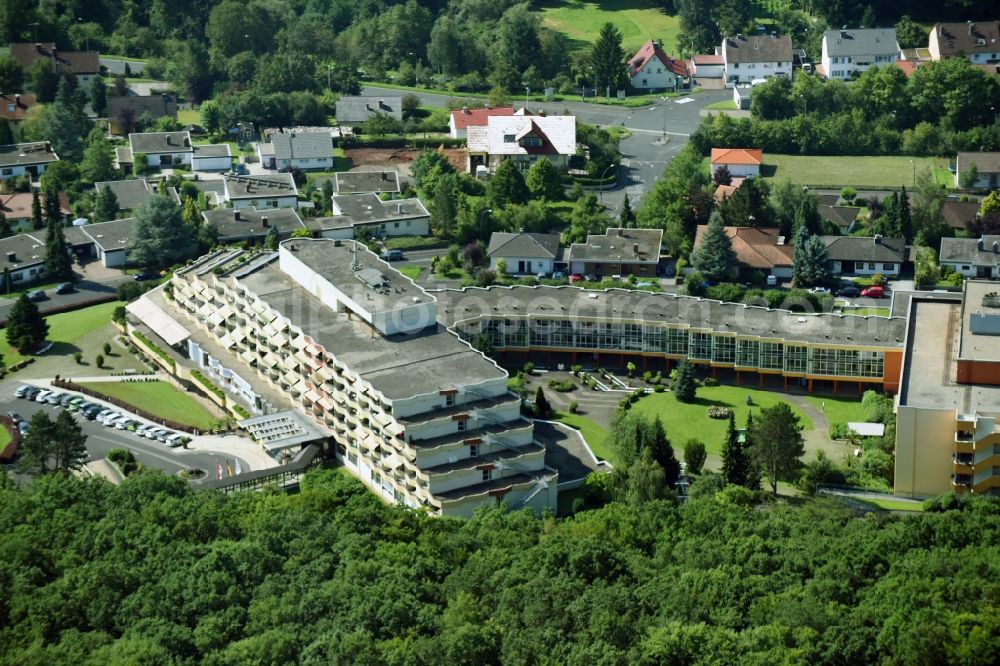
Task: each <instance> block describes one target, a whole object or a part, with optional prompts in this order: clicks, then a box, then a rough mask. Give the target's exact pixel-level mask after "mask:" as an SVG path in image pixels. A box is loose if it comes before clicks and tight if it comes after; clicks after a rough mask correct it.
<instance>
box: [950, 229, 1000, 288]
mask: <svg viewBox="0 0 1000 666" xmlns="http://www.w3.org/2000/svg"><path fill="white" fill-rule="evenodd" d="M938 262H939V263H940V265H941V267H942V268H950V269H951V270H953V271H955V272H956V273H961V274H962V275H963V276H965V277H968V278H992V279H996V278H1000V236H995V235H984V236H980V237H979V238H942V239H941V254H940V258H939V260H938Z"/></svg>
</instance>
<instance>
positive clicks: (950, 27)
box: [927, 21, 1000, 65]
mask: <svg viewBox="0 0 1000 666" xmlns="http://www.w3.org/2000/svg"><path fill="white" fill-rule="evenodd" d="M927 50H928V51H930V55H931V60H941V59H942V58H950V57H952V56H961V57H964V58H966V59H967V60H968V61H969V62H971V63H972V64H974V65H989V64H997V63H1000V21H980V22H977V23H973V22H971V21H970V22H968V23H938V24H937V25H935V26H934V27H933V28H932V29H931V32H930V37H929V39H928V40H927Z"/></svg>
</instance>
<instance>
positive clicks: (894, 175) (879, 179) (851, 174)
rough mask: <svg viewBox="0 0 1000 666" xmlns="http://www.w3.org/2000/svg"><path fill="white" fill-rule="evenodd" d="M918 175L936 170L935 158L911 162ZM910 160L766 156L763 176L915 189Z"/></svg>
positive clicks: (813, 182) (826, 184) (823, 184)
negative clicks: (913, 163) (920, 172)
mask: <svg viewBox="0 0 1000 666" xmlns="http://www.w3.org/2000/svg"><path fill="white" fill-rule="evenodd" d="M912 159H913V161H914V162H915V163H916V168H917V171H918V172H919V171H923V170H927V169H930V170H931V171H932V172H933V171H934V170H935V168H936V167H937V164H936V160H935V158H933V157H915V158H912ZM910 160H911V158H909V157H858V156H850V155H848V156H838V157H831V156H812V155H776V154H774V153H764V164H763V165H762V166H761V174H762V175H764V176H765V177H769V178H787V179H788V180H790V181H792V182H793V183H801V184H803V185H809V186H812V187H832V188H840V187H844V186H847V185H850V186H852V187H900V186H903V185H905V186H907V187H911V186H912V185H913V165H911V164H910Z"/></svg>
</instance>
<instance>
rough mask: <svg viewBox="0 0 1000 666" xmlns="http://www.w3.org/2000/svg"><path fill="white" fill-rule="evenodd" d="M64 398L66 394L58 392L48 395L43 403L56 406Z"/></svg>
mask: <svg viewBox="0 0 1000 666" xmlns="http://www.w3.org/2000/svg"><path fill="white" fill-rule="evenodd" d="M65 396H66V393H65V392H63V391H59V392H58V393H49V394H48V395H47V396H45V402H47V403H49V404H50V405H58V404H59V402H60V401H61V400H62V399H63V398H64V397H65Z"/></svg>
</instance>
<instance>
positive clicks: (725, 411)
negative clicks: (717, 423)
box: [708, 405, 731, 419]
mask: <svg viewBox="0 0 1000 666" xmlns="http://www.w3.org/2000/svg"><path fill="white" fill-rule="evenodd" d="M730 413H731V410H730V409H729V408H728V407H721V406H719V405H712V406H711V407H709V408H708V418H710V419H728V418H729V414H730Z"/></svg>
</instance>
